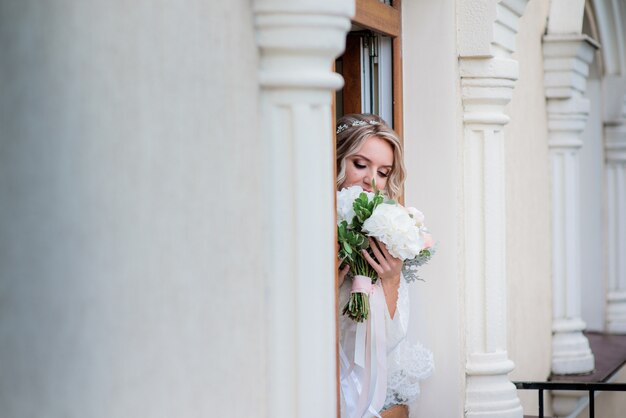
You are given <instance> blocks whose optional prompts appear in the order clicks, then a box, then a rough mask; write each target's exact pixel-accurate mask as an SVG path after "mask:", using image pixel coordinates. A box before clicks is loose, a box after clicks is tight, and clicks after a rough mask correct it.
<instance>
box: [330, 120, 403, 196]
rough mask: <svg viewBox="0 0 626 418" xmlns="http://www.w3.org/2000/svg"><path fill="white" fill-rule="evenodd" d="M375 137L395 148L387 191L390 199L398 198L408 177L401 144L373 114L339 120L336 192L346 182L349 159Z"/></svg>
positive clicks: (394, 133) (395, 135)
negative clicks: (347, 159) (347, 161)
mask: <svg viewBox="0 0 626 418" xmlns="http://www.w3.org/2000/svg"><path fill="white" fill-rule="evenodd" d="M372 136H376V137H378V138H381V139H383V140H384V141H387V142H388V143H389V145H391V148H392V149H393V166H392V168H391V171H390V173H389V177H388V179H387V185H386V186H385V190H384V191H385V193H386V194H387V196H388V197H389V198H391V199H397V198H398V197H399V196H400V194H401V192H402V185H403V184H404V179H405V178H406V169H405V168H404V150H403V149H402V143H401V142H400V138H399V137H398V134H397V133H396V132H395V131H394V130H393V129H391V128H390V127H389V126H388V125H387V124H386V123H385V121H384V120H383V119H382V118H380V117H379V116H376V115H371V114H350V115H345V116H342V117H341V118H340V119H339V120H338V121H337V189H339V188H340V187H341V186H342V185H343V183H344V182H345V180H346V158H348V157H351V156H353V155H354V154H356V153H357V152H358V151H359V150H360V149H361V147H362V146H363V144H364V143H365V141H367V140H368V139H369V138H370V137H372Z"/></svg>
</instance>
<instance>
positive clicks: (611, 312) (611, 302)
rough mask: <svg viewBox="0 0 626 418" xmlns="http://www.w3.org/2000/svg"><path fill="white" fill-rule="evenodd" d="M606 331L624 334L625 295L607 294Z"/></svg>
mask: <svg viewBox="0 0 626 418" xmlns="http://www.w3.org/2000/svg"><path fill="white" fill-rule="evenodd" d="M606 330H607V331H608V332H610V333H613V334H626V293H625V292H609V294H608V297H607V307H606Z"/></svg>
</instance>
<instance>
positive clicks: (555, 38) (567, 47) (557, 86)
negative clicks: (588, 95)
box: [543, 34, 599, 99]
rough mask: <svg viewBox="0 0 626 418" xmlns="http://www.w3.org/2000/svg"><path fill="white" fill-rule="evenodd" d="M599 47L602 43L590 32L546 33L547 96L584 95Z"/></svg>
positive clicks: (545, 77) (544, 66) (544, 67)
mask: <svg viewBox="0 0 626 418" xmlns="http://www.w3.org/2000/svg"><path fill="white" fill-rule="evenodd" d="M598 48H599V45H598V43H597V42H596V41H594V40H593V39H592V38H590V37H589V36H587V35H580V34H575V35H571V34H567V35H545V36H544V37H543V58H544V61H543V69H544V86H545V90H546V98H547V99H569V98H571V97H574V96H582V95H583V94H584V92H585V90H586V88H587V76H588V75H589V64H591V62H592V61H593V56H594V52H595V51H596V49H598Z"/></svg>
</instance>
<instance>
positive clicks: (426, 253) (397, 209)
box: [337, 184, 433, 322]
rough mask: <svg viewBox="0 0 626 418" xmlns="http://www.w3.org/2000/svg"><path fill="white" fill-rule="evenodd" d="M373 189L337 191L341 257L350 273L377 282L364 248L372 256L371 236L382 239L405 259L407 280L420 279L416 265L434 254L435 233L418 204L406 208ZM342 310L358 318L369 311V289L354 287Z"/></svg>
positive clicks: (392, 253) (393, 252)
mask: <svg viewBox="0 0 626 418" xmlns="http://www.w3.org/2000/svg"><path fill="white" fill-rule="evenodd" d="M372 186H373V189H374V190H375V192H374V193H371V192H365V191H364V190H363V189H362V188H361V187H360V186H352V187H348V188H345V189H342V190H340V191H339V192H337V238H338V241H339V259H340V260H341V261H342V262H344V263H347V264H348V265H349V266H350V270H349V274H350V275H351V276H366V277H369V278H370V279H371V283H372V284H374V283H375V282H376V280H377V278H378V277H377V273H376V271H374V269H373V268H372V267H371V266H370V265H369V263H368V262H367V260H366V259H365V257H364V256H363V254H362V253H361V251H362V250H366V251H367V252H368V253H369V254H370V255H371V256H372V257H374V256H373V252H372V250H371V248H369V240H368V237H373V238H376V239H377V240H378V241H379V242H381V243H383V244H384V245H385V246H386V248H387V250H388V251H389V253H390V254H391V255H392V256H394V257H396V258H399V259H401V260H403V261H404V262H405V263H404V265H403V275H404V277H405V279H406V280H407V282H410V281H413V280H415V279H417V273H416V270H417V266H420V265H422V264H424V263H426V262H427V261H428V260H429V259H430V257H431V256H432V254H433V251H432V242H433V241H432V237H431V236H430V234H429V233H428V230H427V229H426V227H425V226H424V215H422V213H421V212H420V211H418V210H417V209H415V208H405V207H403V206H401V205H399V204H398V203H396V202H395V201H393V200H386V199H385V197H384V196H383V195H382V193H381V191H380V190H377V189H376V187H375V184H373V185H372ZM342 313H343V314H344V315H348V316H349V317H350V318H352V319H353V320H355V321H357V322H362V321H364V320H366V319H367V317H368V315H369V298H368V295H367V293H363V292H362V291H358V290H353V292H352V294H351V295H350V298H349V300H348V302H347V303H346V305H345V306H344V308H343V311H342Z"/></svg>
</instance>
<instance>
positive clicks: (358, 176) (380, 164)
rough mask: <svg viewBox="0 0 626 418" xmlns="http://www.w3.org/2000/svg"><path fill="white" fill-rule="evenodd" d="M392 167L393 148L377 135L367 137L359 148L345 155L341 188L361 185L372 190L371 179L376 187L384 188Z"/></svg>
mask: <svg viewBox="0 0 626 418" xmlns="http://www.w3.org/2000/svg"><path fill="white" fill-rule="evenodd" d="M392 167H393V148H392V147H391V144H389V142H387V141H385V140H384V139H382V138H379V137H377V136H371V137H369V138H368V139H367V140H366V141H365V142H364V143H363V145H362V146H361V148H360V149H359V150H358V151H357V152H356V153H355V154H354V155H351V156H349V157H346V180H345V181H344V182H343V184H342V185H341V188H344V187H350V186H361V187H362V188H363V190H366V191H368V192H371V191H373V190H372V179H375V180H376V188H378V189H381V190H383V189H385V187H386V186H387V180H388V178H389V174H391V169H392Z"/></svg>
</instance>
